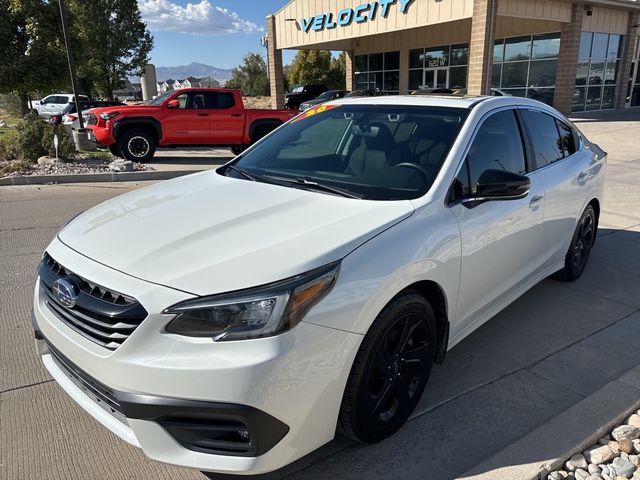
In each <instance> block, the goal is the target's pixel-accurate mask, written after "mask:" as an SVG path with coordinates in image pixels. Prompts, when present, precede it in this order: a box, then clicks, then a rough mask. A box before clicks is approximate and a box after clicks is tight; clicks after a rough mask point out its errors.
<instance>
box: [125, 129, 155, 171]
mask: <svg viewBox="0 0 640 480" xmlns="http://www.w3.org/2000/svg"><path fill="white" fill-rule="evenodd" d="M118 149H119V150H120V152H121V153H122V156H123V157H124V158H125V159H127V160H131V161H132V162H141V163H144V162H148V161H149V160H151V159H152V158H153V155H154V154H155V153H156V138H155V136H153V135H151V134H150V133H149V132H148V131H146V130H129V131H125V132H124V133H123V134H122V136H121V137H120V139H119V140H118Z"/></svg>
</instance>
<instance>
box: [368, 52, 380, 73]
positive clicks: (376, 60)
mask: <svg viewBox="0 0 640 480" xmlns="http://www.w3.org/2000/svg"><path fill="white" fill-rule="evenodd" d="M376 70H382V54H381V53H374V54H372V55H369V71H370V72H372V71H376Z"/></svg>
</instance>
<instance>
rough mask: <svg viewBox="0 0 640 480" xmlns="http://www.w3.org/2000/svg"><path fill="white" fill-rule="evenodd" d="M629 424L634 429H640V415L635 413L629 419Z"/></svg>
mask: <svg viewBox="0 0 640 480" xmlns="http://www.w3.org/2000/svg"><path fill="white" fill-rule="evenodd" d="M627 423H628V424H629V425H631V426H632V427H636V428H640V415H638V414H637V413H634V414H633V415H631V416H630V417H629V418H628V419H627Z"/></svg>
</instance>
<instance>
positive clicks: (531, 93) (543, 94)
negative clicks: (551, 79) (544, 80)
mask: <svg viewBox="0 0 640 480" xmlns="http://www.w3.org/2000/svg"><path fill="white" fill-rule="evenodd" d="M554 92H555V88H527V98H532V99H533V100H538V101H539V102H543V103H546V104H547V105H551V104H553V94H554Z"/></svg>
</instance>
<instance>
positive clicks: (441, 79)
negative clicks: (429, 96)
mask: <svg viewBox="0 0 640 480" xmlns="http://www.w3.org/2000/svg"><path fill="white" fill-rule="evenodd" d="M422 88H449V68H448V67H444V68H425V69H424V79H423V82H422Z"/></svg>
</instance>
